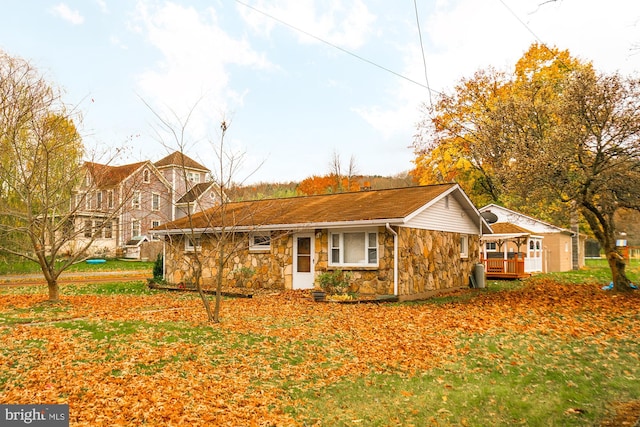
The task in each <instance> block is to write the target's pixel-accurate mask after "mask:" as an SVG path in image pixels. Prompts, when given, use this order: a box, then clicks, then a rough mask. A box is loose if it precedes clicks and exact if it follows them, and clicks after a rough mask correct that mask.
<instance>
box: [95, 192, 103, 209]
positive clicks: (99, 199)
mask: <svg viewBox="0 0 640 427" xmlns="http://www.w3.org/2000/svg"><path fill="white" fill-rule="evenodd" d="M96 209H102V191H98V192H97V193H96Z"/></svg>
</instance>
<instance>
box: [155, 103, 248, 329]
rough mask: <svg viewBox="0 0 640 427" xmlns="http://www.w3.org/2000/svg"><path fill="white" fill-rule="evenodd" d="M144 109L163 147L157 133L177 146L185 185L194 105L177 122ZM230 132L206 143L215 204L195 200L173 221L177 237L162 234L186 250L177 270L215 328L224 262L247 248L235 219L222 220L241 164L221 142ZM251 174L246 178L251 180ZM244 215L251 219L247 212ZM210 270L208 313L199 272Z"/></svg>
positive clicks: (223, 129)
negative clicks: (164, 134)
mask: <svg viewBox="0 0 640 427" xmlns="http://www.w3.org/2000/svg"><path fill="white" fill-rule="evenodd" d="M143 102H144V101H143ZM145 104H146V103H145ZM146 105H147V107H149V108H150V110H151V111H152V112H153V114H154V115H155V116H156V118H157V119H158V120H159V123H160V125H161V127H162V129H163V130H164V131H165V132H168V133H169V134H170V135H171V143H167V142H166V141H163V140H162V138H161V135H160V133H158V136H159V139H160V141H161V143H162V144H163V145H165V146H166V147H170V146H172V147H177V149H178V152H179V153H180V154H181V156H180V158H181V159H182V164H181V165H180V171H181V173H182V175H183V176H182V179H183V181H184V182H188V181H189V179H188V176H187V174H188V173H189V165H187V164H186V163H185V159H186V158H187V156H186V155H185V152H186V150H187V149H188V145H189V144H188V143H189V138H188V136H187V128H188V126H189V124H190V120H191V117H192V114H193V112H194V111H195V109H196V107H197V105H198V103H196V104H195V105H194V106H193V108H192V109H191V110H190V112H189V114H188V115H187V116H186V118H185V119H181V118H180V117H179V116H178V115H177V114H176V113H174V112H172V115H173V117H172V120H168V119H165V118H163V117H161V116H160V115H159V114H158V113H156V112H155V111H154V110H153V109H152V108H151V107H150V106H149V105H148V104H146ZM229 127H230V122H229V121H227V120H225V119H223V120H222V121H221V123H220V136H219V139H218V141H209V142H210V144H211V148H212V152H213V153H214V155H215V160H214V162H215V167H214V168H212V169H211V171H210V172H211V176H212V178H213V183H212V190H211V191H213V192H214V193H215V199H216V201H217V203H216V205H215V206H213V207H210V206H208V205H203V204H201V203H200V200H196V202H195V204H194V205H188V207H187V209H186V211H185V212H184V214H185V216H184V217H183V218H180V219H178V220H176V221H174V222H173V223H175V224H180V225H179V230H178V231H179V232H178V233H175V234H172V233H167V234H166V235H165V236H166V237H165V239H167V241H168V242H169V243H173V244H177V245H180V244H181V241H182V240H181V239H184V243H185V244H186V247H188V248H189V250H188V252H187V253H185V254H184V256H185V259H186V260H187V261H186V262H184V263H182V264H181V267H182V268H184V269H185V274H186V275H185V277H186V280H187V281H189V282H190V283H191V284H192V285H193V286H195V288H196V290H197V291H198V293H199V295H200V298H201V300H202V303H203V305H204V307H205V310H206V313H207V318H208V320H209V321H210V322H216V323H217V322H219V321H220V306H221V301H222V289H223V286H224V285H225V283H226V281H227V280H228V277H227V276H228V274H226V270H228V268H227V266H228V264H229V261H230V259H231V258H232V257H234V256H235V255H236V254H237V253H238V252H240V251H242V250H245V249H246V248H247V247H248V241H246V239H245V238H244V237H245V236H246V233H239V232H238V231H237V229H236V227H235V222H236V221H237V220H238V219H240V218H238V217H237V215H236V216H235V217H234V218H228V217H227V206H228V204H229V198H228V197H227V194H226V193H227V190H228V189H230V188H231V187H232V186H233V185H234V179H236V177H237V176H238V174H239V169H240V168H241V166H242V164H243V159H244V152H238V151H233V150H231V149H229V148H228V146H227V144H226V139H225V138H226V135H227V131H228V129H229ZM258 167H260V165H259V166H258ZM251 174H252V173H250V174H249V175H248V176H251ZM245 179H247V178H245ZM248 214H249V215H250V213H248ZM170 224H172V223H170ZM165 226H167V225H165ZM169 226H170V225H169ZM213 265H215V268H212V266H213ZM210 271H215V274H214V275H213V276H214V277H213V284H215V304H214V307H213V308H212V307H211V303H210V301H209V298H208V296H207V293H206V292H205V288H204V282H205V280H204V273H205V272H206V273H209V272H210Z"/></svg>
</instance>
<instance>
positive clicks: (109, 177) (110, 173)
mask: <svg viewBox="0 0 640 427" xmlns="http://www.w3.org/2000/svg"><path fill="white" fill-rule="evenodd" d="M147 163H149V162H147V161H144V162H137V163H131V164H128V165H121V166H110V165H103V164H100V163H93V162H86V163H85V167H86V168H87V169H88V171H89V173H90V174H91V178H92V179H93V181H94V182H95V183H96V185H97V186H99V187H113V186H116V185H118V184H120V183H121V182H122V181H124V180H125V179H127V178H128V177H130V176H131V175H133V174H134V173H135V172H136V171H137V170H138V169H140V168H141V167H142V166H143V165H145V164H147Z"/></svg>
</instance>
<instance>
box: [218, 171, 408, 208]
mask: <svg viewBox="0 0 640 427" xmlns="http://www.w3.org/2000/svg"><path fill="white" fill-rule="evenodd" d="M352 181H355V182H357V183H358V184H359V188H360V189H361V191H366V190H382V189H386V188H402V187H410V186H412V185H416V183H415V181H414V180H413V178H412V177H411V176H410V175H409V173H408V172H405V173H401V174H398V175H396V176H391V177H385V176H379V175H368V176H367V175H362V176H360V175H359V176H356V177H353V178H352ZM299 185H300V182H295V181H291V182H260V183H257V184H250V185H244V186H240V185H236V186H233V187H232V188H231V189H229V190H228V191H227V195H228V196H229V197H230V198H231V200H233V201H240V200H258V199H274V198H284V197H296V196H304V195H305V194H304V193H302V192H301V191H299Z"/></svg>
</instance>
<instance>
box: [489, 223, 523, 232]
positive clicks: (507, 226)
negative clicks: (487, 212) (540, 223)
mask: <svg viewBox="0 0 640 427" xmlns="http://www.w3.org/2000/svg"><path fill="white" fill-rule="evenodd" d="M491 229H492V230H493V232H494V233H495V234H531V231H529V230H527V229H525V228H522V227H520V226H518V225H515V224H511V223H510V222H496V223H495V224H491Z"/></svg>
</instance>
